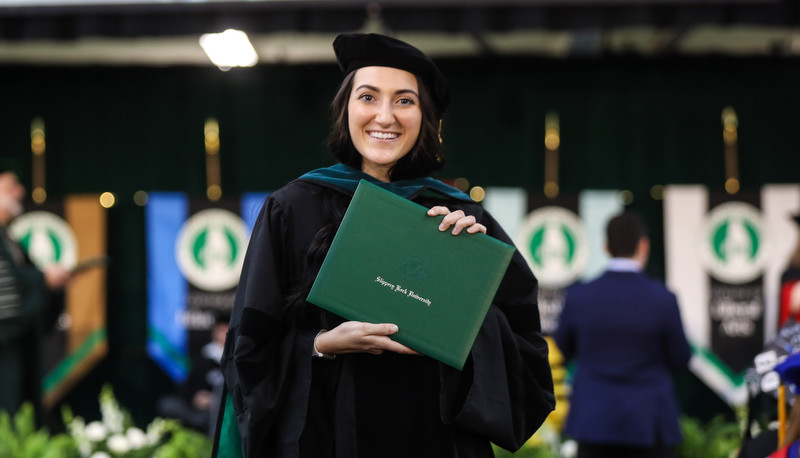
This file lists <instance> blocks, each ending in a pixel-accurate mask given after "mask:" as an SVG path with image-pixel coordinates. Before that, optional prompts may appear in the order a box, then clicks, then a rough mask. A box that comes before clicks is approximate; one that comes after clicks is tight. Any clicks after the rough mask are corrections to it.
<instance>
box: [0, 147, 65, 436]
mask: <svg viewBox="0 0 800 458" xmlns="http://www.w3.org/2000/svg"><path fill="white" fill-rule="evenodd" d="M24 198H25V188H24V187H23V186H22V184H21V183H20V182H19V179H18V178H17V174H16V172H15V171H14V170H13V166H10V165H7V164H4V163H2V160H0V410H5V411H7V412H8V413H9V414H11V415H13V414H14V413H15V412H16V411H17V410H18V409H19V407H20V406H21V405H22V403H23V402H31V403H32V404H33V406H34V410H35V412H36V417H37V422H38V423H40V424H41V423H42V422H43V416H42V414H43V413H42V407H41V395H42V393H41V382H42V373H41V343H42V338H43V336H44V334H45V333H46V332H47V331H48V330H50V329H52V328H53V326H54V325H55V324H56V321H57V320H58V316H59V315H60V314H61V311H62V310H63V307H64V301H63V298H62V297H60V296H53V295H52V294H51V293H59V292H61V291H62V290H63V288H64V287H65V286H66V284H67V283H68V282H69V280H70V279H71V278H72V274H71V272H70V271H68V270H66V269H64V268H61V267H58V266H51V267H48V268H47V269H45V270H44V271H41V270H39V269H38V268H37V267H36V266H35V265H34V264H33V263H32V262H31V260H30V258H29V257H28V255H27V253H25V250H24V249H23V248H22V247H21V246H20V245H19V244H17V243H16V242H15V241H13V240H12V239H11V237H10V236H9V234H8V231H7V227H8V225H9V224H10V223H11V222H12V221H13V220H14V218H16V217H17V216H19V215H20V214H22V212H23V204H22V202H23V199H24Z"/></svg>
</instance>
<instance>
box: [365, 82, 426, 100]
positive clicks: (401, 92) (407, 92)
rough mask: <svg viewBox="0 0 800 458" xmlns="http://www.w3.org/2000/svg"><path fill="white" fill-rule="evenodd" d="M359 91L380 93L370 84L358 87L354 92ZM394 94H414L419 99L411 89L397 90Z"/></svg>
mask: <svg viewBox="0 0 800 458" xmlns="http://www.w3.org/2000/svg"><path fill="white" fill-rule="evenodd" d="M361 89H367V90H369V91H373V92H381V91H380V89H378V88H377V87H375V86H373V85H371V84H362V85H361V86H358V87H357V88H356V89H355V90H356V91H360V90H361ZM394 93H395V95H398V94H414V95H415V96H417V97H419V94H417V91H415V90H413V89H398V90H396V91H394Z"/></svg>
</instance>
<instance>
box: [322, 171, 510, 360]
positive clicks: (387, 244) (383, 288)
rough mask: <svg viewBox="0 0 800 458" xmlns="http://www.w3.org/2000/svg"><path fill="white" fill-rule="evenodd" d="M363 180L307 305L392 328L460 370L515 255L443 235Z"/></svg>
mask: <svg viewBox="0 0 800 458" xmlns="http://www.w3.org/2000/svg"><path fill="white" fill-rule="evenodd" d="M427 211H428V209H427V208H425V207H423V206H421V205H419V204H416V203H414V202H411V201H410V200H407V199H405V198H403V197H400V196H397V195H395V194H393V193H391V192H390V191H387V190H385V189H383V188H381V187H379V186H377V185H374V184H372V183H369V182H368V181H365V180H361V182H360V183H359V185H358V188H357V189H356V192H355V194H354V196H353V200H352V202H351V203H350V206H349V207H348V208H347V212H346V213H345V215H344V219H343V220H342V224H341V226H340V227H339V230H338V232H337V233H336V237H335V238H334V240H333V242H332V244H331V247H330V250H329V251H328V254H327V256H326V257H325V260H324V261H323V263H322V267H321V268H320V272H319V275H317V278H316V280H315V282H314V285H313V287H312V288H311V292H310V293H309V295H308V302H311V303H312V304H315V305H317V306H319V307H322V308H324V309H326V310H329V311H331V312H333V313H335V314H337V315H339V316H341V317H343V318H345V319H348V320H355V321H365V322H370V323H394V324H396V325H397V326H398V328H399V331H398V332H397V333H396V334H394V335H392V336H391V337H392V339H394V340H396V341H398V342H400V343H402V344H404V345H406V346H408V347H410V348H413V349H414V350H417V351H418V352H420V353H423V354H425V355H428V356H430V357H432V358H435V359H437V360H439V361H441V362H443V363H445V364H448V365H450V366H453V367H455V368H456V369H459V370H460V369H462V368H463V367H464V362H465V361H466V359H467V356H468V355H469V351H470V349H471V348H472V344H473V342H474V341H475V337H476V336H477V334H478V330H479V328H480V326H481V323H482V322H483V319H484V318H485V316H486V312H487V311H488V309H489V305H490V304H491V302H492V299H493V298H494V295H495V293H496V292H497V288H498V286H499V285H500V281H501V280H502V278H503V275H504V274H505V271H506V268H507V267H508V263H509V262H510V260H511V256H512V255H513V253H514V250H515V248H514V247H513V246H511V245H508V244H507V243H503V242H501V241H499V240H497V239H494V238H492V237H490V236H487V235H485V234H482V233H478V234H467V233H462V234H459V235H453V234H451V233H450V231H449V230H448V231H445V232H442V231H439V229H438V225H439V222H440V221H441V219H442V217H438V218H433V217H431V216H428V214H427Z"/></svg>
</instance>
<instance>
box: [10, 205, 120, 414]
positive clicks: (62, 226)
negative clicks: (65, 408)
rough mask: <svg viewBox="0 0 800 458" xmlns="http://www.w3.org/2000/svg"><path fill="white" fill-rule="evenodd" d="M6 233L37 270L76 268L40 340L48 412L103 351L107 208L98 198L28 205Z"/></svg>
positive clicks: (44, 396) (105, 342) (104, 342)
mask: <svg viewBox="0 0 800 458" xmlns="http://www.w3.org/2000/svg"><path fill="white" fill-rule="evenodd" d="M28 208H30V209H31V210H32V211H29V212H27V213H24V214H22V215H20V216H19V217H18V218H16V219H15V220H14V221H13V223H12V224H11V225H10V226H9V233H10V234H11V236H12V237H13V238H14V239H15V240H17V241H18V242H19V243H20V245H22V246H23V248H24V249H25V250H26V251H27V253H28V256H29V257H30V258H31V260H32V261H33V262H34V264H36V265H37V267H39V268H40V269H44V268H46V267H47V266H50V265H58V266H61V267H63V268H65V269H79V270H81V271H80V272H79V273H78V272H76V274H75V276H74V277H73V279H72V281H71V282H70V283H69V285H68V286H67V288H66V290H65V292H64V312H63V313H62V314H61V316H60V317H59V318H58V322H57V327H56V329H55V330H54V331H53V332H51V333H49V334H48V335H47V337H46V338H45V341H44V342H43V350H44V351H43V364H44V374H45V377H44V379H43V382H42V385H43V386H42V392H43V399H42V402H43V405H44V407H45V408H47V409H51V408H53V407H54V406H55V405H56V404H57V403H58V402H59V401H60V400H61V399H62V398H63V397H64V395H66V394H67V393H68V392H69V390H71V389H72V387H74V386H75V384H76V383H78V381H80V380H81V379H82V378H83V377H84V376H85V375H86V374H87V373H88V372H89V371H90V370H91V369H92V368H93V367H94V366H95V365H96V364H97V363H98V362H99V361H100V360H101V359H102V358H103V357H105V355H106V354H107V353H108V343H107V339H106V269H104V268H102V267H103V266H104V264H105V259H106V227H107V224H106V210H105V209H104V208H103V207H102V206H101V205H100V201H99V196H97V195H75V196H68V197H66V198H65V199H64V201H63V202H57V201H48V202H47V203H46V204H42V205H32V204H31V205H28Z"/></svg>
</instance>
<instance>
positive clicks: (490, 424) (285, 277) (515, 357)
mask: <svg viewBox="0 0 800 458" xmlns="http://www.w3.org/2000/svg"><path fill="white" fill-rule="evenodd" d="M359 173H360V172H359ZM426 192H427V191H426V190H424V189H422V190H421V191H420V192H419V194H425V193H426ZM351 197H352V191H351V190H346V189H342V188H340V187H338V186H336V185H330V184H328V183H324V182H313V181H306V180H302V179H301V180H298V181H294V182H292V183H290V184H288V185H287V186H285V187H283V188H282V189H280V190H278V191H276V192H274V193H272V194H271V195H270V196H269V197H268V198H267V200H266V202H265V204H264V206H263V208H262V210H261V213H260V215H259V217H258V220H257V222H256V224H255V227H254V229H253V233H252V236H251V239H250V244H249V247H248V253H247V257H246V260H245V264H244V268H243V270H242V275H241V280H240V284H239V288H238V290H237V295H236V300H235V305H234V310H233V314H232V318H231V322H230V330H229V332H228V336H227V339H226V344H225V347H226V349H225V354H224V355H223V359H222V368H223V373H224V375H225V380H226V385H227V387H228V390H229V395H230V397H231V400H232V402H233V406H234V409H235V411H236V415H237V420H238V424H239V430H240V434H241V436H242V443H243V452H244V455H245V456H247V457H347V458H355V457H377V456H380V457H412V456H413V457H426V456H430V457H437V458H446V457H491V456H492V450H491V446H490V443H489V442H490V441H491V442H494V443H496V444H498V445H500V446H502V447H504V448H506V449H509V450H516V449H518V448H519V447H520V446H522V444H523V443H524V442H525V440H526V439H528V438H529V437H530V436H531V435H532V434H533V433H534V432H535V431H536V429H537V428H538V427H539V426H540V425H541V423H542V422H543V421H544V419H545V418H546V416H547V415H548V414H549V412H550V411H552V410H553V408H554V405H555V400H554V396H553V384H552V378H551V374H550V367H549V364H548V359H547V353H548V349H547V344H546V342H545V340H544V339H543V337H542V336H541V334H540V324H539V312H538V308H537V282H536V279H535V278H534V276H533V274H532V273H531V271H530V270H529V268H528V266H527V264H526V262H525V260H524V259H523V258H522V256H521V255H520V254H519V252H516V253H515V255H514V257H513V260H512V262H511V265H510V266H509V268H508V270H507V273H506V275H505V277H504V280H503V282H502V283H501V285H500V288H499V290H498V293H497V295H496V297H495V300H494V303H493V304H492V306H491V307H490V309H489V312H488V315H487V317H486V319H485V321H484V323H483V325H482V327H481V329H480V331H479V333H478V336H477V339H476V341H475V344H474V347H473V349H472V351H471V353H470V356H469V358H468V360H467V363H466V365H465V367H464V370H463V371H458V370H456V369H453V368H451V367H449V366H446V365H444V364H440V363H438V362H436V361H435V360H433V359H431V358H428V357H425V356H410V355H399V354H396V353H392V352H384V353H383V354H382V355H377V356H376V355H368V354H346V355H338V356H337V357H336V359H334V360H328V359H323V358H312V356H311V355H312V346H313V341H314V338H315V336H316V334H317V332H319V330H320V329H323V328H325V329H331V328H333V327H334V326H336V325H337V324H338V323H340V322H341V321H343V320H342V318H340V317H337V316H335V315H333V314H331V313H329V312H325V311H323V310H322V309H319V308H317V307H316V306H314V305H312V304H308V303H305V302H304V301H302V300H300V301H299V302H300V303H299V304H294V305H291V306H289V305H287V297H288V296H290V295H291V294H292V293H293V292H294V291H295V289H296V287H297V285H298V284H299V283H302V282H303V280H304V278H307V277H304V275H308V274H307V273H306V272H305V271H306V268H305V266H306V254H307V250H308V247H309V245H310V244H311V242H312V239H314V237H315V234H317V232H318V231H319V230H320V228H322V227H323V226H325V225H326V224H327V223H328V222H329V221H331V220H332V219H336V218H340V217H341V214H342V213H343V212H344V210H345V209H346V206H347V204H348V203H349V200H350V198H351ZM411 198H412V200H414V201H416V202H418V203H420V204H421V205H423V206H425V207H432V206H434V205H446V206H448V207H449V208H450V209H451V210H457V209H462V210H464V212H465V213H466V214H468V215H474V216H475V217H476V218H477V220H478V221H479V222H480V223H482V224H484V225H485V226H486V227H487V230H488V234H489V235H491V236H493V237H496V238H498V239H500V240H503V241H505V242H507V243H511V241H510V240H509V238H508V236H507V235H506V234H505V233H504V232H503V231H502V230H501V228H500V227H499V225H498V224H497V222H496V221H495V220H494V219H493V218H492V217H491V216H490V215H489V214H488V213H486V212H485V211H484V210H483V209H482V207H480V206H479V205H477V204H474V203H471V202H467V201H459V200H455V199H452V198H449V197H446V196H444V195H441V194H438V195H437V196H434V197H430V196H429V197H423V196H422V195H417V196H413V195H412V196H411ZM432 230H437V229H436V226H435V225H432ZM462 236H468V235H462Z"/></svg>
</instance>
